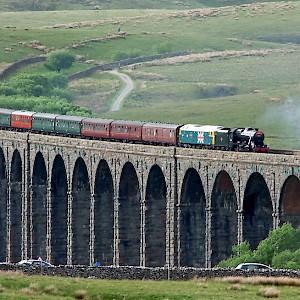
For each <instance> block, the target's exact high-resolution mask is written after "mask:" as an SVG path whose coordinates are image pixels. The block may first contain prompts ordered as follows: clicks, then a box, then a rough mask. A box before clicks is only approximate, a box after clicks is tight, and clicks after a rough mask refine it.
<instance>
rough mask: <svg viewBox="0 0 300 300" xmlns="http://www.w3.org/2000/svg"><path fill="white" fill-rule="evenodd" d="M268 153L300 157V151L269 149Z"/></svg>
mask: <svg viewBox="0 0 300 300" xmlns="http://www.w3.org/2000/svg"><path fill="white" fill-rule="evenodd" d="M268 153H271V154H283V155H296V156H300V150H281V149H268Z"/></svg>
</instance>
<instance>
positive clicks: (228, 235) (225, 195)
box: [211, 171, 238, 266]
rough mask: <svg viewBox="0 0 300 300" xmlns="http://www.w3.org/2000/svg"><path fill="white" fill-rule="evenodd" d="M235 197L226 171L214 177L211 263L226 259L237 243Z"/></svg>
mask: <svg viewBox="0 0 300 300" xmlns="http://www.w3.org/2000/svg"><path fill="white" fill-rule="evenodd" d="M237 231H238V224H237V197H236V193H235V190H234V186H233V182H232V180H231V178H230V176H229V174H228V173H227V172H226V171H221V172H219V174H218V175H217V177H216V180H215V182H214V187H213V191H212V197H211V250H212V252H211V263H212V266H215V265H217V264H218V263H219V262H220V261H221V260H224V259H227V258H228V257H229V256H230V254H231V252H232V251H231V250H232V246H233V245H234V244H237Z"/></svg>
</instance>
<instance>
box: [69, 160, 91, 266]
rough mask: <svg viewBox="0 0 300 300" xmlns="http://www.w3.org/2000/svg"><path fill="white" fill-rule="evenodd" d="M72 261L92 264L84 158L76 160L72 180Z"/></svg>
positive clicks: (86, 175)
mask: <svg viewBox="0 0 300 300" xmlns="http://www.w3.org/2000/svg"><path fill="white" fill-rule="evenodd" d="M72 195H73V201H72V263H73V264H75V265H89V264H90V256H89V253H90V203H91V201H90V199H91V191H90V184H89V175H88V171H87V167H86V164H85V162H84V160H83V159H82V158H81V157H79V158H78V159H77V160H76V163H75V167H74V170H73V180H72Z"/></svg>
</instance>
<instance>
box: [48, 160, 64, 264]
mask: <svg viewBox="0 0 300 300" xmlns="http://www.w3.org/2000/svg"><path fill="white" fill-rule="evenodd" d="M51 174H52V175H51V261H52V263H54V264H55V265H65V264H67V236H68V227H67V216H68V194H67V192H68V181H67V172H66V167H65V164H64V161H63V159H62V157H61V156H60V155H57V156H56V157H55V159H54V162H53V167H52V172H51Z"/></svg>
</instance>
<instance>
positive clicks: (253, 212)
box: [243, 172, 273, 250]
mask: <svg viewBox="0 0 300 300" xmlns="http://www.w3.org/2000/svg"><path fill="white" fill-rule="evenodd" d="M272 213H273V207H272V201H271V196H270V192H269V189H268V186H267V184H266V182H265V180H264V178H263V176H262V175H261V174H259V173H257V172H255V173H253V174H252V175H251V176H250V178H249V179H248V182H247V185H246V189H245V193H244V201H243V216H244V219H243V239H244V240H246V241H248V242H249V243H250V248H251V249H252V250H253V249H256V247H257V246H258V244H259V243H260V241H262V240H263V239H265V238H266V237H267V236H268V234H269V231H270V230H272V227H273V218H272Z"/></svg>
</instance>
